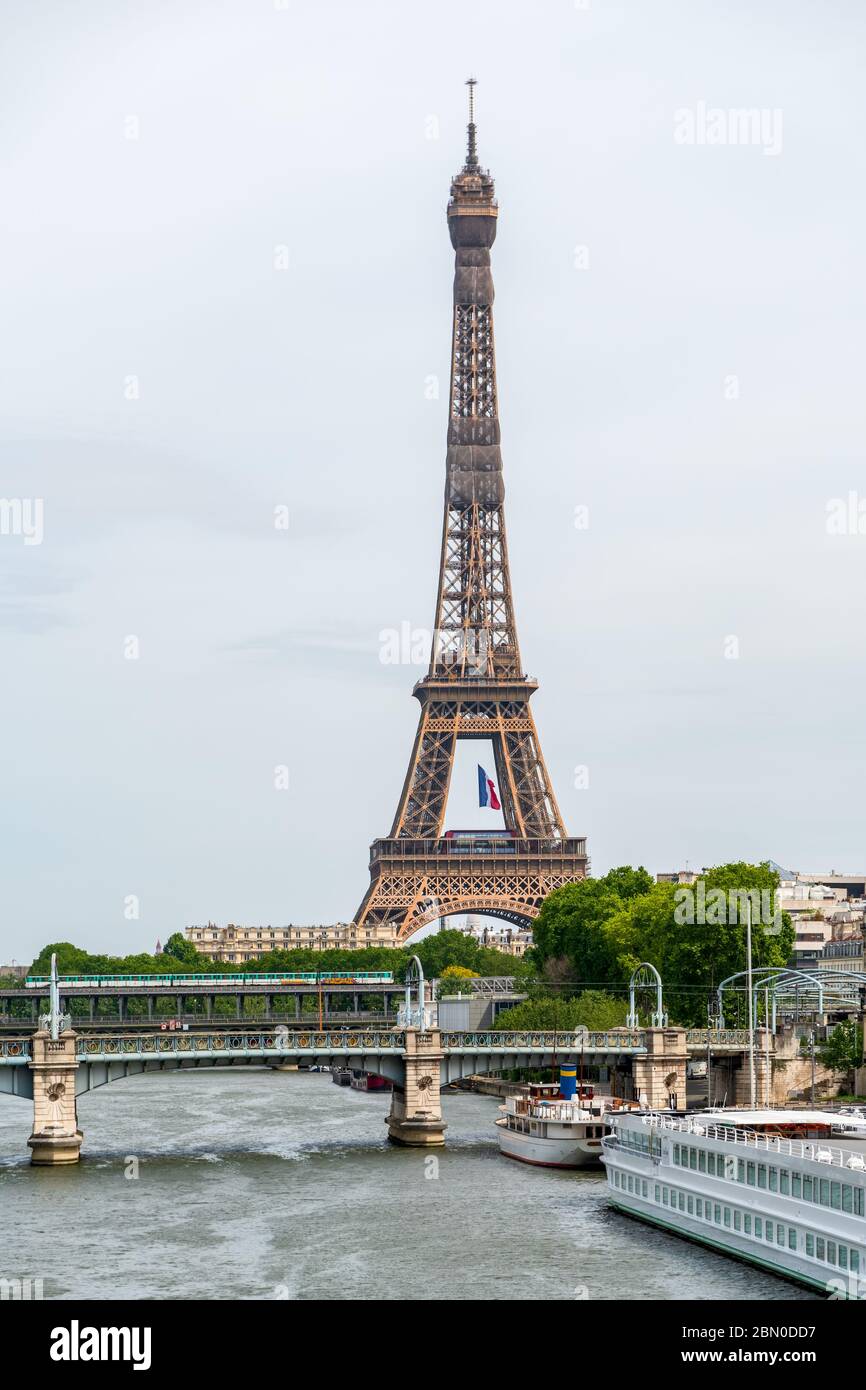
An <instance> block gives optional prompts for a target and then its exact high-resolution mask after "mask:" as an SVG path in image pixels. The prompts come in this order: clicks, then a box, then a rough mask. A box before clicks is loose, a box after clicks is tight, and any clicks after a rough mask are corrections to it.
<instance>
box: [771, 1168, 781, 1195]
mask: <svg viewBox="0 0 866 1390" xmlns="http://www.w3.org/2000/svg"><path fill="white" fill-rule="evenodd" d="M769 1178H770V1191H771V1192H778V1190H779V1170H778V1168H771V1169H770V1170H769Z"/></svg>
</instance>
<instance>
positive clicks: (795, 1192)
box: [791, 1173, 803, 1197]
mask: <svg viewBox="0 0 866 1390" xmlns="http://www.w3.org/2000/svg"><path fill="white" fill-rule="evenodd" d="M802 1185H803V1180H802V1178H801V1176H800V1174H799V1173H792V1174H791V1196H792V1197H800V1196H801V1195H802V1194H801V1191H800V1189H801V1187H802Z"/></svg>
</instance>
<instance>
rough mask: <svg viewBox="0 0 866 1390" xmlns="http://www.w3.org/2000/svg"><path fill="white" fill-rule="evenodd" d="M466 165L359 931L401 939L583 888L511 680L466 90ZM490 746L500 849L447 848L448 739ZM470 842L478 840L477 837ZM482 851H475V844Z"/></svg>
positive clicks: (514, 658)
mask: <svg viewBox="0 0 866 1390" xmlns="http://www.w3.org/2000/svg"><path fill="white" fill-rule="evenodd" d="M468 85H469V126H468V144H467V155H466V162H465V164H464V165H463V168H462V170H461V171H460V173H459V174H457V175H455V177H454V179H453V181H452V184H451V197H450V199H449V202H448V228H449V231H450V234H451V243H452V245H453V247H454V251H455V270H454V320H453V335H452V352H451V389H450V393H449V415H448V447H447V456H446V482H445V520H444V526H443V532H442V558H441V563H440V568H439V589H438V596H437V602H436V623H435V629H434V640H433V646H432V652H431V658H430V667H429V670H428V672H427V675H426V676H424V677H423V678H422V679H421V680H419V681H418V682H417V683H416V685H415V688H414V691H413V694H414V695H415V697H416V699H417V700H418V701H419V702H420V704H421V717H420V720H419V724H418V732H417V734H416V737H415V744H414V747H413V749H412V756H411V759H410V761H409V768H408V771H407V773H406V779H405V782H404V784H403V790H402V793H401V796H400V801H399V804H398V807H397V813H396V815H395V817H394V823H393V825H392V827H391V832H390V835H389V837H388V838H387V839H382V840H376V841H374V843H373V845H372V848H371V852H370V876H371V882H370V887H369V889H368V890H367V893H366V895H365V897H364V901H363V902H362V904H361V907H360V909H359V911H358V913H357V917H356V921H357V924H358V926H359V927H363V926H364V925H366V926H368V927H370V926H373V925H376V926H389V927H392V928H393V929H394V932H395V936H396V939H397V940H398V941H399V940H403V939H404V938H405V937H407V936H408V935H410V934H411V933H412V932H414V931H415V930H416V929H417V928H418V927H420V926H423V925H424V924H425V923H427V922H431V921H435V920H436V919H437V918H439V917H445V916H449V915H450V914H452V913H458V912H483V913H486V914H488V915H490V916H495V917H500V918H504V919H506V920H508V921H511V922H514V923H517V924H526V923H528V922H529V921H531V920H532V918H534V917H535V916H537V914H538V911H539V908H540V906H541V903H542V901H543V899H544V897H545V896H546V894H547V893H549V892H550V891H551V889H553V888H556V887H559V886H560V885H562V884H564V883H570V882H573V881H574V880H575V879H580V878H583V877H584V876H585V874H586V871H587V857H586V841H585V840H584V839H569V838H568V836H567V835H566V831H565V827H564V825H563V821H562V815H561V813H560V810H559V806H558V805H557V802H556V797H555V796H554V792H553V787H552V786H551V782H550V777H549V775H548V771H547V768H546V766H545V762H544V758H543V757H542V754H541V747H540V744H539V740H538V734H537V731H536V728H535V721H534V719H533V717H532V713H531V711H530V708H529V699H530V696H531V695H532V694H533V692H534V691H535V690H536V689H537V688H538V685H537V682H536V681H534V680H532V679H530V678H529V677H528V676H526V675H525V674H524V673H523V666H522V663H521V659H520V648H519V646H518V642H517V628H516V625H515V621H514V607H513V602H512V592H511V577H510V573H509V566H508V547H507V543H506V534H505V511H504V495H505V490H504V485H503V480H502V454H501V450H500V430H499V412H498V396H497V388H496V356H495V349H494V338H493V277H492V274H491V270H490V248H491V246H492V245H493V241H494V238H495V236H496V222H497V216H498V206H497V203H496V199H495V196H494V185H493V179H492V178H491V176H490V174H489V172H488V171H487V170H486V169H482V168H481V166H480V164H479V161H478V154H477V148H476V127H475V110H474V87H475V83H474V79H470V81H469V84H468ZM464 738H474V739H486V740H489V741H490V742H491V743H492V745H493V752H494V759H495V763H496V771H497V777H498V784H499V788H500V795H501V801H502V810H503V815H504V819H505V826H506V828H507V829H508V830H510V831H511V832H513V838H511V839H510V840H507V841H506V840H500V841H498V842H495V843H494V842H493V841H486V842H485V841H482V840H481V839H480V838H479V841H478V843H477V844H473V843H472V842H471V841H470V842H469V843H468V844H467V843H466V842H465V841H460V842H457V843H455V842H454V841H453V840H450V839H446V838H445V837H444V835H443V824H444V819H445V805H446V801H447V798H448V789H449V786H450V782H451V773H452V769H453V766H454V757H455V751H456V745H457V740H458V739H464ZM479 834H480V832H479ZM485 846H486V847H485Z"/></svg>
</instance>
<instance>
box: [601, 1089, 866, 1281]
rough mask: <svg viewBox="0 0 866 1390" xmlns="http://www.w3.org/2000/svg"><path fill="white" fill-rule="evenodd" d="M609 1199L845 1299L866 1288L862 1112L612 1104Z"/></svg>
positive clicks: (607, 1147) (607, 1144) (606, 1153)
mask: <svg viewBox="0 0 866 1390" xmlns="http://www.w3.org/2000/svg"><path fill="white" fill-rule="evenodd" d="M608 1121H609V1125H610V1132H609V1133H608V1134H607V1135H606V1136H605V1138H604V1140H603V1157H602V1162H603V1163H604V1164H605V1167H606V1169H607V1182H608V1191H609V1198H610V1201H611V1203H612V1205H613V1206H614V1207H616V1208H618V1209H619V1210H620V1211H623V1212H627V1213H628V1214H629V1215H630V1216H637V1217H640V1219H641V1220H643V1221H648V1222H651V1223H652V1224H653V1225H655V1226H660V1227H662V1228H663V1229H664V1230H666V1231H672V1232H674V1233H675V1234H676V1235H680V1236H685V1237H687V1238H688V1239H690V1240H695V1241H699V1242H700V1243H701V1244H702V1245H707V1246H710V1247H711V1248H712V1249H714V1250H718V1251H721V1252H723V1253H724V1254H726V1255H733V1256H735V1257H737V1258H738V1259H741V1260H747V1261H748V1262H749V1263H751V1264H754V1265H759V1266H760V1267H761V1268H763V1269H766V1270H770V1271H771V1272H772V1273H773V1274H778V1275H782V1276H783V1277H785V1278H788V1279H794V1280H796V1281H797V1282H798V1283H800V1284H805V1285H807V1286H808V1287H809V1288H812V1289H819V1290H821V1291H822V1292H823V1293H827V1294H830V1295H832V1296H834V1297H837V1298H862V1297H864V1296H866V1120H858V1119H857V1118H855V1117H853V1116H847V1115H846V1116H845V1117H844V1122H845V1124H846V1130H845V1134H844V1137H842V1138H839V1137H837V1133H836V1130H837V1127H838V1122H839V1117H838V1116H837V1115H835V1114H833V1113H832V1112H830V1111H821V1110H807V1111H800V1110H716V1111H704V1112H700V1113H696V1114H694V1115H689V1116H678V1115H674V1114H670V1113H668V1114H665V1113H644V1114H629V1113H623V1112H620V1113H615V1114H611V1115H610V1116H609V1117H608Z"/></svg>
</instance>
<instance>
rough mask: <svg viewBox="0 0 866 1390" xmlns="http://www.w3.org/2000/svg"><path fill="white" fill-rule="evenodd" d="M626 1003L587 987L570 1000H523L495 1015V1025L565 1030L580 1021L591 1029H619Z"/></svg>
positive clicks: (507, 1027) (623, 1000)
mask: <svg viewBox="0 0 866 1390" xmlns="http://www.w3.org/2000/svg"><path fill="white" fill-rule="evenodd" d="M627 1012H628V1004H627V1002H626V1000H625V999H616V998H614V996H613V995H611V994H605V993H604V992H603V991H601V990H593V989H587V990H584V991H583V993H582V994H578V995H576V996H575V997H574V998H573V999H527V1000H525V1001H524V1003H522V1004H515V1006H514V1008H513V1009H503V1011H502V1013H500V1014H497V1016H496V1027H497V1028H503V1029H509V1028H517V1029H522V1028H554V1029H556V1030H557V1031H561V1032H564V1033H565V1032H569V1031H571V1030H573V1029H575V1028H578V1027H579V1026H580V1025H581V1024H582V1025H583V1026H584V1027H586V1028H589V1029H591V1030H592V1031H593V1032H601V1031H603V1030H606V1029H608V1028H619V1027H621V1026H622V1025H623V1024H624V1023H625V1019H626V1014H627Z"/></svg>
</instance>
